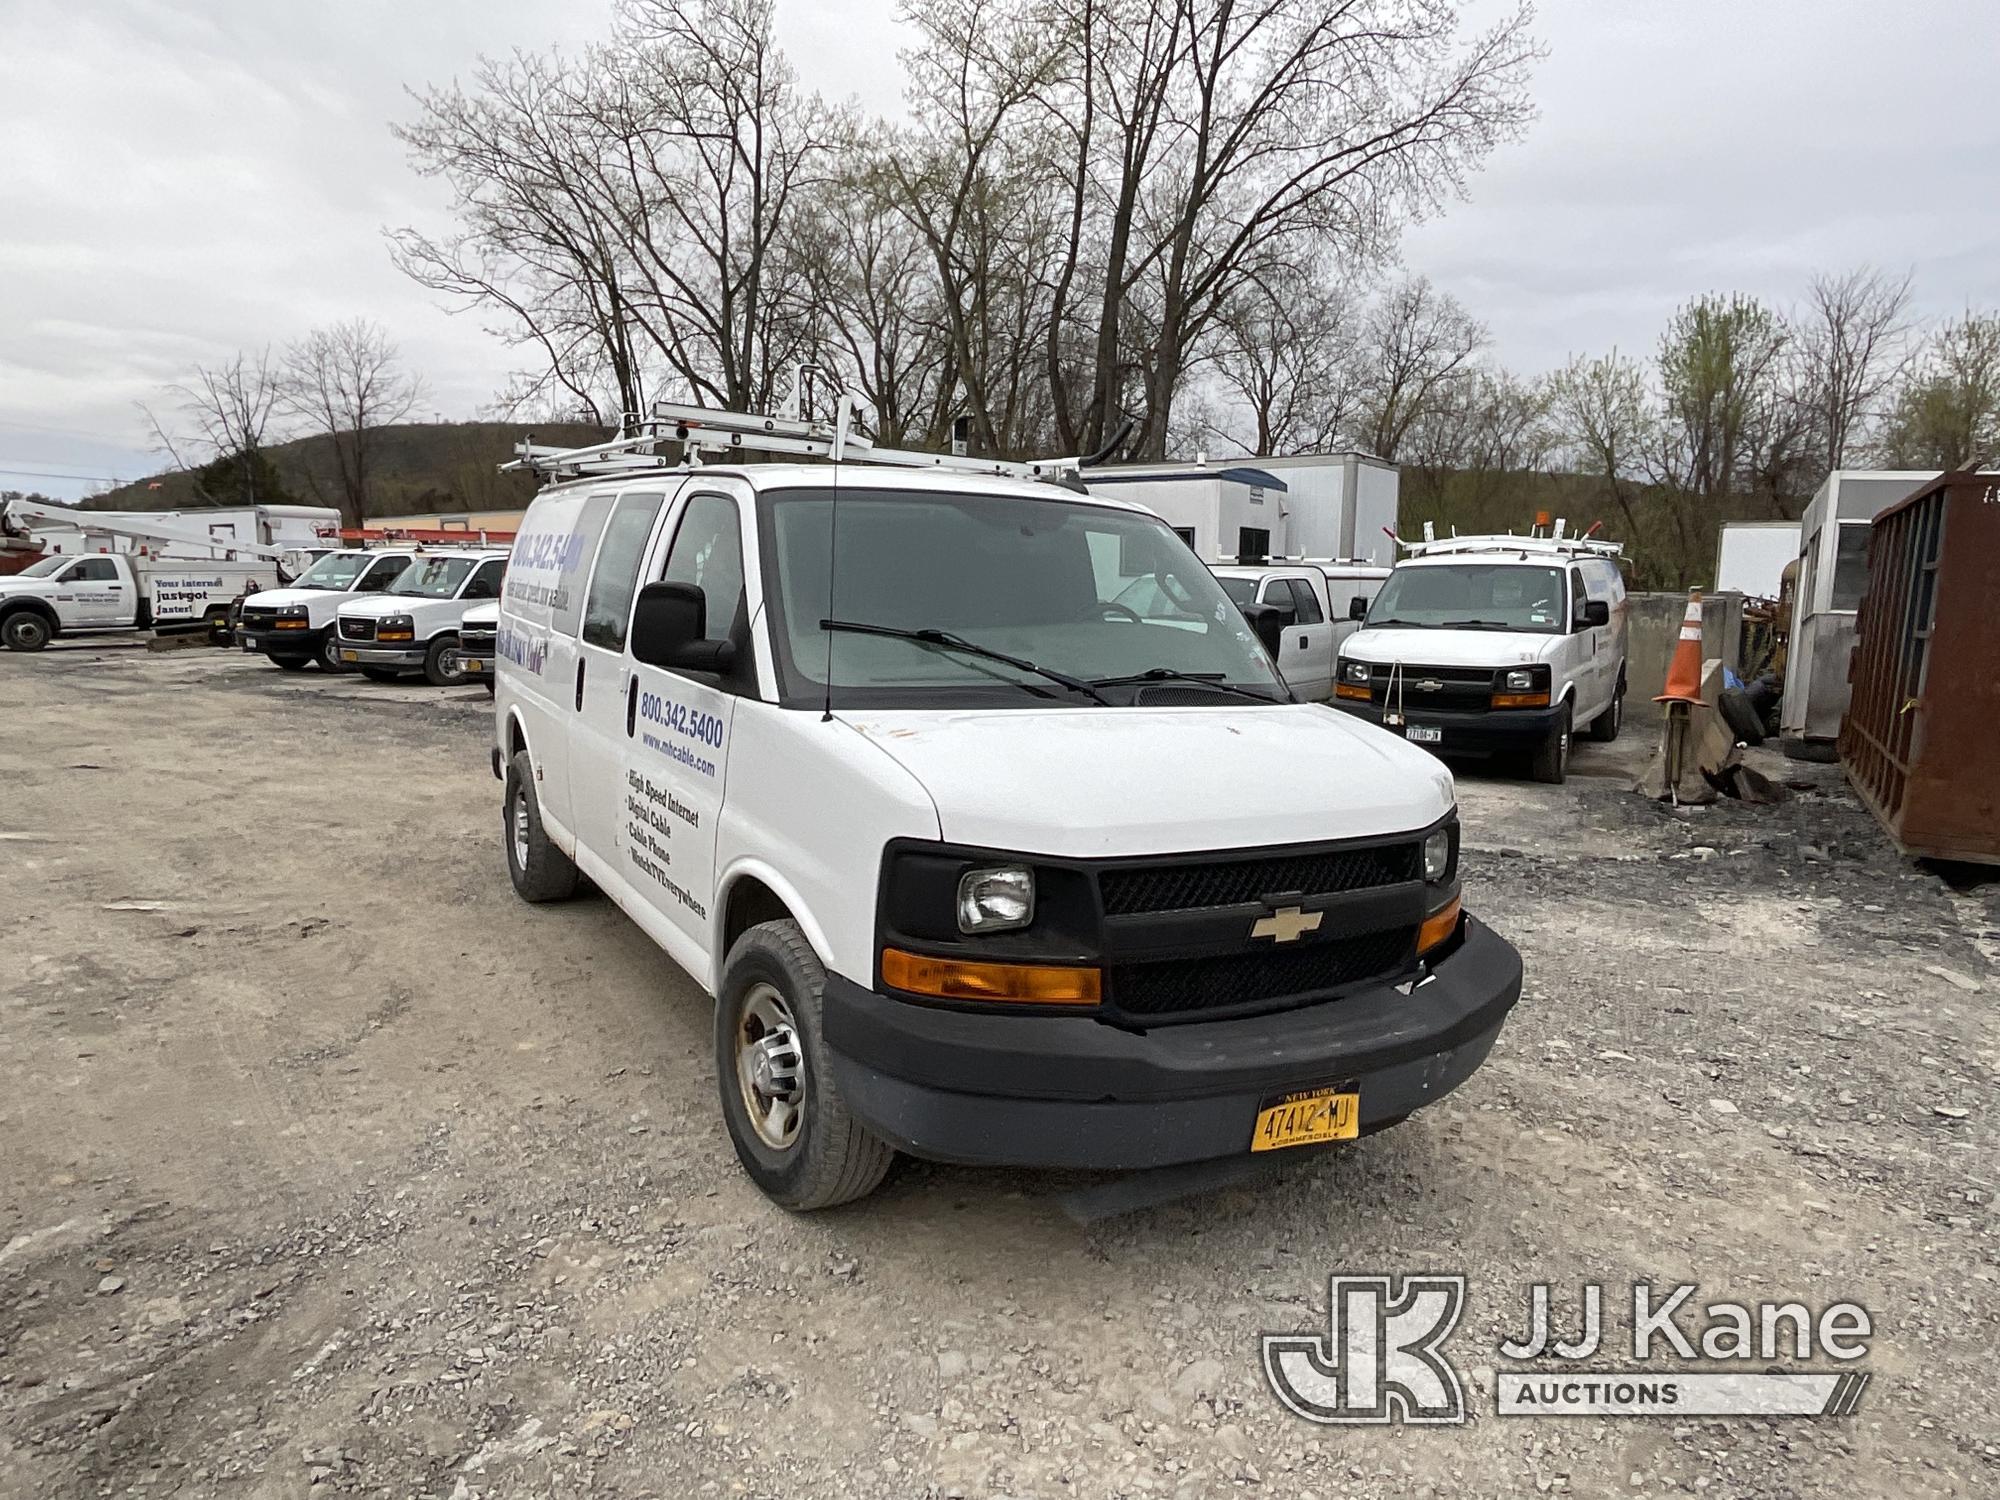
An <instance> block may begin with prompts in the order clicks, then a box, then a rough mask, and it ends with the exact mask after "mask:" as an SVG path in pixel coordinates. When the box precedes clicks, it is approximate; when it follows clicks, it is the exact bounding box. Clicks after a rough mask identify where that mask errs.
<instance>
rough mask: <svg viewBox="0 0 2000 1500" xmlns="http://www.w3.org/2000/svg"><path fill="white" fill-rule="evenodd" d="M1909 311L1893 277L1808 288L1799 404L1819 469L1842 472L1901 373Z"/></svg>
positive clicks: (1903, 289) (1827, 281)
mask: <svg viewBox="0 0 2000 1500" xmlns="http://www.w3.org/2000/svg"><path fill="white" fill-rule="evenodd" d="M1909 307H1910V277H1909V274H1908V273H1905V274H1904V275H1902V276H1901V277H1890V276H1886V275H1884V274H1883V273H1882V272H1881V271H1879V270H1876V269H1875V268H1874V267H1872V266H1860V267H1857V268H1856V269H1854V270H1852V271H1848V272H1846V273H1845V274H1843V275H1832V274H1829V273H1821V274H1820V275H1817V276H1815V277H1813V279H1812V280H1811V281H1810V282H1808V283H1807V286H1806V311H1805V314H1804V316H1803V317H1802V318H1801V319H1800V320H1799V323H1798V327H1797V330H1796V335H1795V344H1796V348H1797V355H1798V359H1799V362H1800V366H1801V369H1800V377H1801V378H1800V382H1799V384H1800V398H1801V400H1802V402H1803V404H1804V405H1805V406H1806V408H1807V409H1808V411H1809V412H1810V414H1811V415H1810V421H1811V430H1812V438H1813V445H1814V450H1815V452H1814V456H1815V457H1816V458H1817V459H1818V461H1819V463H1820V464H1821V465H1822V466H1823V467H1824V468H1827V469H1838V468H1841V467H1843V466H1844V465H1845V464H1846V462H1847V456H1848V450H1849V448H1850V447H1852V446H1853V445H1854V441H1855V439H1856V437H1857V435H1858V434H1859V433H1860V432H1861V431H1862V430H1863V429H1864V428H1865V427H1866V426H1867V424H1868V422H1869V420H1870V419H1871V418H1872V417H1874V416H1875V415H1876V413H1877V408H1878V407H1879V405H1880V403H1881V400H1882V397H1883V395H1884V394H1885V393H1886V392H1887V391H1888V389H1889V387H1890V386H1891V385H1892V384H1893V383H1894V382H1895V380H1896V377H1897V376H1898V374H1900V373H1901V370H1902V366H1903V363H1904V360H1905V350H1904V344H1905V342H1906V339H1907V336H1908V334H1909V316H1908V315H1909Z"/></svg>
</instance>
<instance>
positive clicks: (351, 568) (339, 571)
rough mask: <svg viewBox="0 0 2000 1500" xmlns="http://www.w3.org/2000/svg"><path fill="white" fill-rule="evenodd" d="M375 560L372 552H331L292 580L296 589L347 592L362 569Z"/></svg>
mask: <svg viewBox="0 0 2000 1500" xmlns="http://www.w3.org/2000/svg"><path fill="white" fill-rule="evenodd" d="M373 561H375V554H374V553H372V552H329V553H327V555H326V556H325V557H322V558H321V559H320V560H319V561H318V562H316V563H314V564H313V565H312V566H311V567H310V568H307V569H306V570H305V572H303V573H301V574H299V576H298V577H297V578H295V579H294V580H293V581H292V587H293V588H295V589H330V590H332V591H333V592H335V593H345V592H346V591H347V590H349V589H351V588H353V587H354V580H355V579H357V578H359V577H360V576H361V570H362V569H364V568H366V567H367V566H368V565H369V564H370V563H372V562H373Z"/></svg>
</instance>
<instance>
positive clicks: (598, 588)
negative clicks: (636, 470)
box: [583, 495, 667, 651]
mask: <svg viewBox="0 0 2000 1500" xmlns="http://www.w3.org/2000/svg"><path fill="white" fill-rule="evenodd" d="M666 498H667V497H666V496H665V495H624V496H621V497H620V498H619V501H618V504H617V505H616V506H614V507H613V508H612V511H611V520H610V522H609V523H608V524H607V525H606V526H605V528H604V541H603V542H602V543H601V544H600V545H599V546H598V549H597V570H596V571H595V572H593V573H592V574H591V575H590V593H589V595H588V596H587V597H586V598H585V600H584V605H583V639H584V642H585V644H587V645H591V646H602V647H603V648H604V649H605V650H607V651H623V650H624V649H625V630H626V627H627V626H628V625H630V624H631V623H632V595H633V593H634V592H635V591H636V590H637V589H638V586H639V564H640V562H641V561H642V560H643V559H644V557H645V552H646V538H647V537H649V536H651V535H652V534H653V521H654V518H655V517H657V516H658V515H659V513H660V506H661V504H662V503H663V502H664V501H665V500H666Z"/></svg>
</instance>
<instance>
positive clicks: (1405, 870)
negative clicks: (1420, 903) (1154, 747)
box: [1097, 843, 1422, 917]
mask: <svg viewBox="0 0 2000 1500" xmlns="http://www.w3.org/2000/svg"><path fill="white" fill-rule="evenodd" d="M1421 862H1422V850H1421V847H1420V846H1419V845H1417V844H1414V843H1410V844H1376V845H1373V846H1370V847H1367V848H1360V849H1353V848H1349V849H1320V850H1313V851H1308V852H1304V853H1299V854H1281V855H1269V856H1264V857H1258V858H1249V859H1231V860H1212V861H1208V862H1206V863H1203V864H1198V865H1158V866H1150V867H1146V866H1142V867H1137V868H1129V869H1122V870H1121V869H1111V870H1105V871H1103V872H1101V873H1100V874H1099V875H1098V877H1097V880H1098V889H1099V890H1100V891H1101V892H1102V893H1103V897H1104V912H1105V915H1106V916H1112V917H1120V916H1131V915H1134V914H1136V913H1139V912H1152V911H1192V910H1197V909H1199V908H1201V907H1205V906H1241V905H1243V904H1245V903H1248V902H1253V901H1262V900H1263V899H1264V898H1265V897H1266V896H1282V895H1293V894H1297V895H1302V896H1329V895H1333V894H1336V893H1337V892H1340V891H1361V890H1367V889H1369V888H1370V887H1372V886H1378V885H1398V884H1400V883H1402V882H1403V881H1406V880H1415V879H1416V878H1417V877H1418V875H1419V874H1420V873H1421Z"/></svg>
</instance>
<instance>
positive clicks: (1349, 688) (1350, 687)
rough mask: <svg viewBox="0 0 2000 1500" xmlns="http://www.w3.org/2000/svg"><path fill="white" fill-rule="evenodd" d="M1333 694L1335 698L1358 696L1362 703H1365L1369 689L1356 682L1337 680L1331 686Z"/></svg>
mask: <svg viewBox="0 0 2000 1500" xmlns="http://www.w3.org/2000/svg"><path fill="white" fill-rule="evenodd" d="M1333 696H1334V697H1336V698H1358V699H1360V700H1361V701H1362V702H1363V703H1366V702H1367V701H1368V697H1369V690H1368V689H1367V688H1365V687H1363V686H1361V684H1360V683H1358V682H1337V683H1335V684H1334V686H1333Z"/></svg>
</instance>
